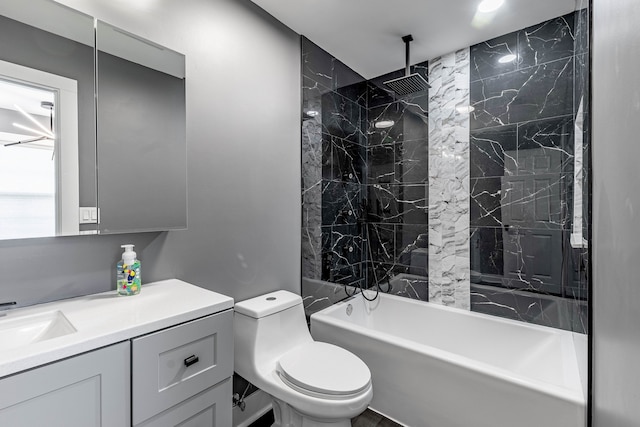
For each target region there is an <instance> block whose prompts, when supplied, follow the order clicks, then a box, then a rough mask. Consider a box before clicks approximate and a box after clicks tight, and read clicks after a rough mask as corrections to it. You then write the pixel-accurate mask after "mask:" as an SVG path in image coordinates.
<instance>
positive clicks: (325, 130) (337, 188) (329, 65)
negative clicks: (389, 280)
mask: <svg viewBox="0 0 640 427" xmlns="http://www.w3.org/2000/svg"><path fill="white" fill-rule="evenodd" d="M302 61H303V67H302V73H303V91H302V93H303V106H302V107H303V121H302V207H303V209H302V211H303V213H302V214H303V218H302V227H303V229H302V276H303V278H305V279H312V280H324V281H328V282H332V283H338V284H357V283H358V282H363V281H364V274H363V269H364V259H363V257H364V256H365V253H364V251H365V246H364V234H363V227H362V212H363V211H362V207H363V200H364V197H365V195H364V179H365V176H364V175H365V170H366V169H365V163H366V117H367V114H366V113H367V112H366V102H367V99H366V93H367V90H366V88H367V86H366V82H365V80H364V78H363V77H361V76H360V75H358V74H357V73H355V72H354V71H353V70H351V69H350V68H348V67H347V66H346V65H344V64H343V63H342V62H340V61H339V60H337V59H336V58H334V57H332V56H331V55H329V54H328V53H327V52H325V51H324V50H322V49H321V48H319V47H318V46H316V45H315V44H313V43H312V42H311V41H309V40H308V39H306V38H304V37H303V38H302ZM305 289H309V288H308V287H305ZM337 289H340V288H337ZM308 292H309V295H303V296H304V297H305V298H306V299H307V301H306V303H307V305H309V304H311V303H313V302H314V301H315V299H317V298H319V297H318V295H319V294H320V293H321V290H320V289H311V290H309V291H308Z"/></svg>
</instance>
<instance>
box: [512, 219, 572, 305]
mask: <svg viewBox="0 0 640 427" xmlns="http://www.w3.org/2000/svg"><path fill="white" fill-rule="evenodd" d="M565 233H566V232H564V231H562V230H539V229H525V228H509V229H508V230H506V231H505V234H504V238H503V244H504V279H503V286H505V287H507V288H511V289H524V290H527V291H532V292H539V293H548V294H552V295H561V294H562V283H563V274H562V269H563V268H562V264H563V262H562V259H563V256H564V255H563V249H562V246H563V234H565Z"/></svg>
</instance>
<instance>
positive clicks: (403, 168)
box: [394, 139, 429, 184]
mask: <svg viewBox="0 0 640 427" xmlns="http://www.w3.org/2000/svg"><path fill="white" fill-rule="evenodd" d="M394 163H395V177H394V178H395V182H396V183H403V184H410V183H428V181H429V141H428V140H427V139H414V140H409V141H404V142H400V143H398V144H396V150H395V160H394Z"/></svg>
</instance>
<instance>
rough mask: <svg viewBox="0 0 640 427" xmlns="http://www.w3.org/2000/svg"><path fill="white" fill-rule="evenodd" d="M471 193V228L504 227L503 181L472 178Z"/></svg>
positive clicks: (499, 179)
mask: <svg viewBox="0 0 640 427" xmlns="http://www.w3.org/2000/svg"><path fill="white" fill-rule="evenodd" d="M470 193H471V194H470V196H471V200H470V224H471V226H472V227H500V226H502V204H501V198H502V179H501V178H471V179H470Z"/></svg>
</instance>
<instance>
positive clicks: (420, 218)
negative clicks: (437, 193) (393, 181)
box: [395, 184, 429, 225]
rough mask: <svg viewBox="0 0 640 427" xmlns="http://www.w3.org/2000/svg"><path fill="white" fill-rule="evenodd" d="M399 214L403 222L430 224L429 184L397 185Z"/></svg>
mask: <svg viewBox="0 0 640 427" xmlns="http://www.w3.org/2000/svg"><path fill="white" fill-rule="evenodd" d="M396 187H397V189H396V191H395V192H396V194H397V204H398V215H399V217H400V219H401V221H400V222H402V223H403V224H424V225H427V224H429V213H428V207H429V186H428V185H426V184H417V185H398V186H396Z"/></svg>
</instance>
